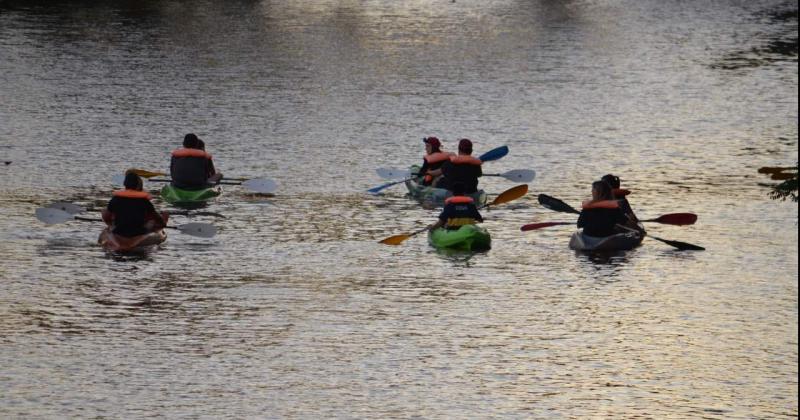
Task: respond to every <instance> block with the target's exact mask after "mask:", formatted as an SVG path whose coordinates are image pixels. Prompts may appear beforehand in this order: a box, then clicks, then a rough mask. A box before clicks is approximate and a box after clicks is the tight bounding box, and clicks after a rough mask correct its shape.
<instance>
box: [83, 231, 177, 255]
mask: <svg viewBox="0 0 800 420" xmlns="http://www.w3.org/2000/svg"><path fill="white" fill-rule="evenodd" d="M166 240H167V233H166V232H164V230H163V229H162V230H157V231H155V232H150V233H146V234H144V235H138V236H131V237H128V236H120V235H115V234H113V233H111V230H110V229H109V228H105V229H103V232H101V233H100V237H99V238H97V243H99V244H100V245H101V246H102V247H103V248H105V249H106V250H108V251H112V252H135V251H141V250H143V249H144V248H147V247H149V246H153V245H158V244H160V243H162V242H164V241H166Z"/></svg>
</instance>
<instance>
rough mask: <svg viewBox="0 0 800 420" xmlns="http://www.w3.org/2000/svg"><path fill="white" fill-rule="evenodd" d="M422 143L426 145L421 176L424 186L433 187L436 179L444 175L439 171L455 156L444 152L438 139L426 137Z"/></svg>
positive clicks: (420, 171)
mask: <svg viewBox="0 0 800 420" xmlns="http://www.w3.org/2000/svg"><path fill="white" fill-rule="evenodd" d="M422 141H423V142H424V143H425V156H424V157H423V163H422V168H420V170H419V175H420V176H422V185H433V184H434V183H435V182H436V178H438V177H439V176H441V175H442V172H441V171H440V170H439V169H440V168H441V167H442V165H444V163H445V162H447V161H448V160H450V158H451V157H452V156H453V154H452V153H446V152H443V151H442V142H440V141H439V139H438V138H436V137H425V138H424V139H422Z"/></svg>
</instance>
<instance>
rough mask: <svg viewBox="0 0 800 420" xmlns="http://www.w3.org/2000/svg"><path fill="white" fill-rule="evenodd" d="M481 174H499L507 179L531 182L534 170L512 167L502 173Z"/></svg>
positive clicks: (534, 174)
mask: <svg viewBox="0 0 800 420" xmlns="http://www.w3.org/2000/svg"><path fill="white" fill-rule="evenodd" d="M483 176H499V177H501V178H505V179H507V180H509V181H516V182H531V181H533V178H535V177H536V171H534V170H532V169H514V170H511V171H507V172H503V173H502V174H483Z"/></svg>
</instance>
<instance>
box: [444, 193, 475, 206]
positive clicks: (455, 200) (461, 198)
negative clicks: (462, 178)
mask: <svg viewBox="0 0 800 420" xmlns="http://www.w3.org/2000/svg"><path fill="white" fill-rule="evenodd" d="M474 202H475V200H473V199H472V197H467V196H465V195H455V196H453V197H450V198H448V199H446V200H444V203H445V204H472V203H474Z"/></svg>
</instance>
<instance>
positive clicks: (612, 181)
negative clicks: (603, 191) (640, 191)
mask: <svg viewBox="0 0 800 420" xmlns="http://www.w3.org/2000/svg"><path fill="white" fill-rule="evenodd" d="M600 180H601V181H605V182H606V183H608V185H610V186H611V194H612V195H613V196H614V199H615V200H617V201H619V207H620V209H622V212H623V213H624V214H625V216H627V217H628V223H626V226H628V227H629V228H633V229H636V230H640V231H641V230H642V227H641V226H640V225H639V218H637V217H636V214H635V213H634V212H633V208H632V207H631V203H630V202H628V196H629V195H630V194H631V191H630V190H628V189H625V188H620V184H621V182H620V180H619V177H618V176H615V175H612V174H607V175H604V176H603V177H602V178H600Z"/></svg>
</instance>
